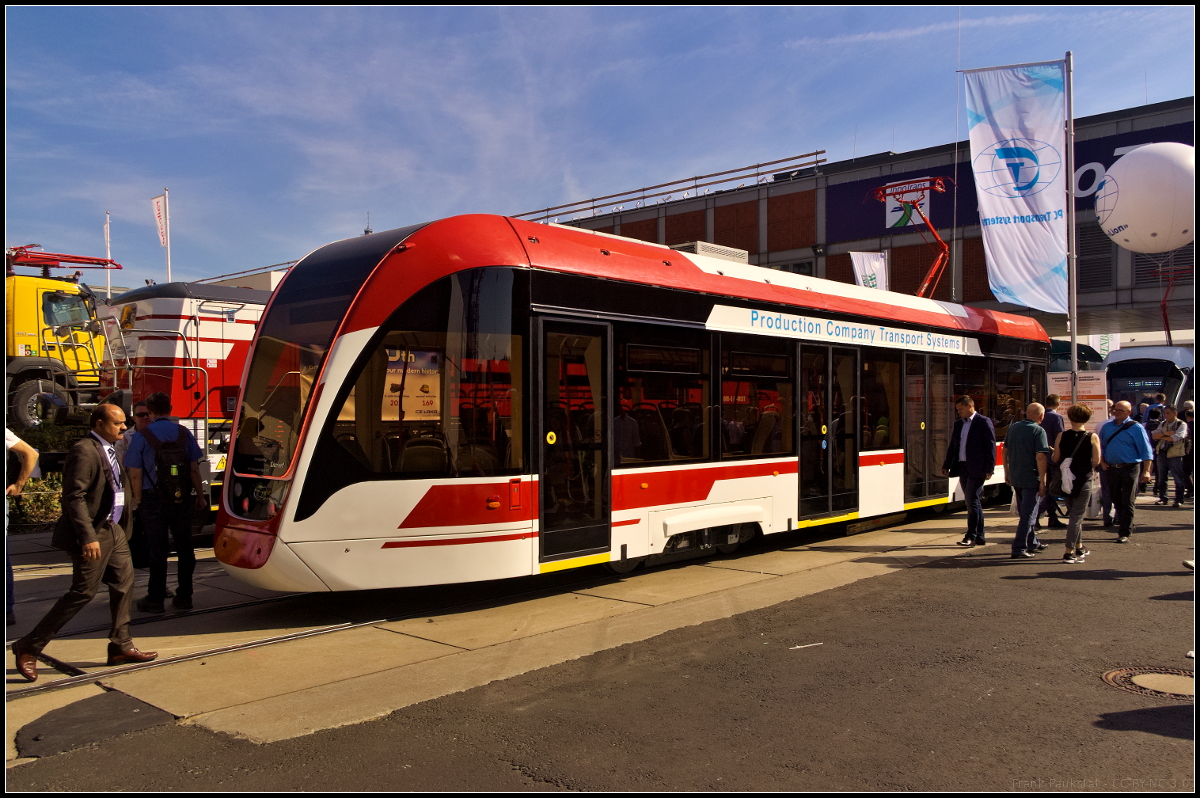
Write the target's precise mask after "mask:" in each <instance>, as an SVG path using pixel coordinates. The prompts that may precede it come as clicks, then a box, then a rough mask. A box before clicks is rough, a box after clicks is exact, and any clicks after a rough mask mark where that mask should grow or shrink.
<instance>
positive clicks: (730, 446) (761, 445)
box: [721, 335, 795, 458]
mask: <svg viewBox="0 0 1200 798" xmlns="http://www.w3.org/2000/svg"><path fill="white" fill-rule="evenodd" d="M774 343H775V342H769V343H766V342H759V341H750V340H745V339H744V338H741V337H739V336H734V335H724V336H722V339H721V348H722V351H721V455H722V457H726V458H729V457H744V456H758V457H772V456H775V455H780V454H790V453H791V452H792V451H793V446H794V441H793V439H794V424H795V400H794V396H795V375H794V371H795V369H794V368H793V360H794V353H793V350H794V347H791V346H787V345H786V344H785V345H783V346H778V345H776V346H773V347H771V346H770V344H774ZM764 347H769V348H764ZM739 350H759V351H739Z"/></svg>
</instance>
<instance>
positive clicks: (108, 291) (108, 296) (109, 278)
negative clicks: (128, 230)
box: [104, 211, 112, 301]
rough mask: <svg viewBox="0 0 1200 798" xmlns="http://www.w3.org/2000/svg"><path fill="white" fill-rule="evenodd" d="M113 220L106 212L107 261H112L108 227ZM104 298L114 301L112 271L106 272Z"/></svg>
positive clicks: (105, 242) (105, 238)
mask: <svg viewBox="0 0 1200 798" xmlns="http://www.w3.org/2000/svg"><path fill="white" fill-rule="evenodd" d="M111 221H112V218H111V217H110V216H109V213H108V211H105V212H104V257H105V258H106V259H107V260H110V261H111V260H112V240H111V239H110V238H109V236H108V227H109V223H110V222H111ZM104 296H105V298H106V299H108V300H110V301H111V300H112V271H110V270H109V269H107V268H106V269H105V270H104Z"/></svg>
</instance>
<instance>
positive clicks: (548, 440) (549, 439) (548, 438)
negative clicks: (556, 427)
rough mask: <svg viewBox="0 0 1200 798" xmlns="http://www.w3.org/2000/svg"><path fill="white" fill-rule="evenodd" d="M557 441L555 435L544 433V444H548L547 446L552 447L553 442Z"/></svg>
mask: <svg viewBox="0 0 1200 798" xmlns="http://www.w3.org/2000/svg"><path fill="white" fill-rule="evenodd" d="M557 440H558V436H557V435H555V434H554V433H553V432H547V433H546V443H548V444H550V445H551V446H553V445H554V442H555V441H557Z"/></svg>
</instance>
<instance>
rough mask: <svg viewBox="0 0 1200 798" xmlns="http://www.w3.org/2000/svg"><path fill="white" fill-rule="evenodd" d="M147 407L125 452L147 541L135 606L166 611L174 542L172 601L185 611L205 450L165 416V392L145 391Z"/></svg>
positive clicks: (201, 505)
mask: <svg viewBox="0 0 1200 798" xmlns="http://www.w3.org/2000/svg"><path fill="white" fill-rule="evenodd" d="M146 410H148V411H149V412H150V423H149V424H148V425H147V426H146V427H145V428H144V429H142V430H139V431H138V434H137V435H135V436H133V438H132V439H131V440H130V442H129V452H128V454H126V455H125V466H126V467H127V468H128V469H129V482H130V488H131V489H132V492H133V499H134V503H135V504H136V505H138V507H139V510H140V513H141V520H142V524H143V526H144V528H145V531H146V537H147V539H148V542H149V544H150V585H149V587H148V589H147V591H146V596H145V598H142V599H139V600H138V602H137V605H136V606H137V608H138V610H140V611H141V612H148V613H161V612H164V611H165V607H164V606H163V605H164V602H165V601H166V598H167V595H168V593H167V555H168V553H169V552H170V548H171V543H172V542H174V544H175V554H176V556H177V557H178V565H179V570H178V574H177V575H178V578H179V586H178V587H177V588H176V590H175V596H174V598H173V599H172V601H171V603H172V604H173V605H174V606H175V608H176V609H180V610H190V609H191V608H192V574H193V572H194V571H195V570H196V552H195V548H194V546H193V545H192V509H193V507H195V508H196V509H198V510H203V509H205V508H206V507H207V505H208V501H207V497H205V495H204V486H203V483H202V482H201V481H200V459H201V458H202V457H203V456H204V455H203V453H202V452H201V451H200V446H199V444H197V443H196V439H195V437H194V436H193V435H192V433H191V432H189V431H188V430H187V429H185V428H184V427H182V426H180V425H179V424H177V423H175V422H174V421H171V419H170V418H169V416H170V415H171V399H170V397H169V396H167V395H166V394H165V393H153V394H150V396H148V397H146Z"/></svg>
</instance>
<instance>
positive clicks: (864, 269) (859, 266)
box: [850, 252, 888, 291]
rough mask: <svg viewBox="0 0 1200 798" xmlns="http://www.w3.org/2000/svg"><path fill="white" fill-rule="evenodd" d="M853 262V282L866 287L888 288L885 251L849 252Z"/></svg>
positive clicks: (882, 289)
mask: <svg viewBox="0 0 1200 798" xmlns="http://www.w3.org/2000/svg"><path fill="white" fill-rule="evenodd" d="M850 262H851V263H852V264H854V282H856V283H858V284H859V285H861V286H865V287H866V288H878V289H879V290H881V291H886V290H888V268H887V253H886V252H851V253H850Z"/></svg>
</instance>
